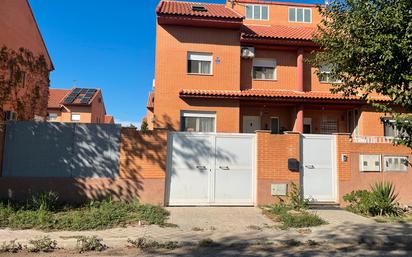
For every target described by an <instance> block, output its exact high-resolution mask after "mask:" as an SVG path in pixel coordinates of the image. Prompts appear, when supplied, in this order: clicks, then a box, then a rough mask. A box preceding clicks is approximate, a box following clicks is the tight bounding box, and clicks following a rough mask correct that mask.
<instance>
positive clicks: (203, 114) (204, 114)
mask: <svg viewBox="0 0 412 257" xmlns="http://www.w3.org/2000/svg"><path fill="white" fill-rule="evenodd" d="M188 117H189V118H213V119H214V124H213V131H212V132H198V131H193V132H196V133H216V124H217V115H216V112H214V111H190V110H189V111H188V110H184V111H180V131H182V132H190V131H187V130H185V128H184V126H185V122H183V118H188ZM196 126H198V124H196Z"/></svg>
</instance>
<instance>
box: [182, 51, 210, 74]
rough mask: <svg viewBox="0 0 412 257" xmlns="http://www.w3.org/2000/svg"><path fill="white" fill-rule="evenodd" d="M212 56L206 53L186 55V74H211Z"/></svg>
mask: <svg viewBox="0 0 412 257" xmlns="http://www.w3.org/2000/svg"><path fill="white" fill-rule="evenodd" d="M212 60H213V56H212V54H208V53H188V54H187V73H189V74H203V75H211V74H212Z"/></svg>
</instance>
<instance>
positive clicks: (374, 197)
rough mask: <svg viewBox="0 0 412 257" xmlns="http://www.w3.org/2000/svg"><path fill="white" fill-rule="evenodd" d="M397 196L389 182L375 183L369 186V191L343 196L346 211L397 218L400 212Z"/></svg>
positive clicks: (353, 192) (359, 191) (354, 192)
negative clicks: (346, 203)
mask: <svg viewBox="0 0 412 257" xmlns="http://www.w3.org/2000/svg"><path fill="white" fill-rule="evenodd" d="M397 197H398V194H397V193H395V187H394V185H393V184H392V183H390V182H377V183H375V184H373V185H372V186H371V190H370V191H368V190H357V191H352V192H351V193H349V194H346V195H345V196H343V200H344V201H346V202H348V203H349V205H348V207H347V209H348V210H350V211H352V212H355V213H359V214H362V215H371V216H377V215H380V216H383V215H389V216H398V215H400V214H401V212H402V210H401V209H400V208H399V207H398V205H399V204H398V203H397V201H396V199H397Z"/></svg>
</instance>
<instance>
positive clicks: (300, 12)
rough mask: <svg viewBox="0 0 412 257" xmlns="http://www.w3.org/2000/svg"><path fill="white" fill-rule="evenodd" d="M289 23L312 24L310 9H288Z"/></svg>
mask: <svg viewBox="0 0 412 257" xmlns="http://www.w3.org/2000/svg"><path fill="white" fill-rule="evenodd" d="M288 17H289V22H305V23H311V22H312V9H310V8H296V7H289V11H288Z"/></svg>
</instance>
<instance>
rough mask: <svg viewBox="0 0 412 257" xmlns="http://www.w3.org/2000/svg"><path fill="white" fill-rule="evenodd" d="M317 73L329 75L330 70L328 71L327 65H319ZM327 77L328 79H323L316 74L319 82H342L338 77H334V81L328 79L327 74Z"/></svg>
mask: <svg viewBox="0 0 412 257" xmlns="http://www.w3.org/2000/svg"><path fill="white" fill-rule="evenodd" d="M319 73H320V74H327V75H330V73H331V71H330V68H329V67H327V66H321V67H320V68H319ZM327 78H328V80H323V79H322V76H318V80H319V83H321V84H341V83H342V81H341V80H340V79H336V80H334V81H331V80H330V76H328V77H327Z"/></svg>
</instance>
